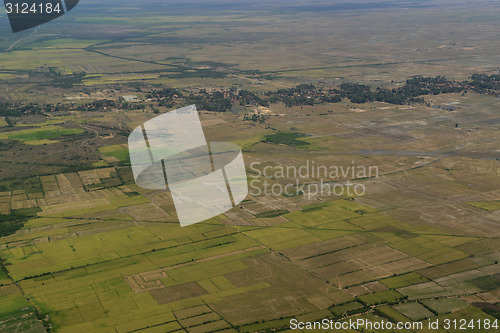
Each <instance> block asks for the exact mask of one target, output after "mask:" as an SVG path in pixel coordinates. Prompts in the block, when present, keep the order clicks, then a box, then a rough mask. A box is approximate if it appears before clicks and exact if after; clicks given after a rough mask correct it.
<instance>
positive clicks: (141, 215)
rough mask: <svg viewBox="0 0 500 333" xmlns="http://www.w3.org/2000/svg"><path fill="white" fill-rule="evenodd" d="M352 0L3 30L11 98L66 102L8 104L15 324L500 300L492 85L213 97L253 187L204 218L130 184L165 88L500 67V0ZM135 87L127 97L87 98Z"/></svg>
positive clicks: (457, 305)
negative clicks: (221, 103)
mask: <svg viewBox="0 0 500 333" xmlns="http://www.w3.org/2000/svg"><path fill="white" fill-rule="evenodd" d="M113 3H114V2H113ZM353 3H354V4H355V5H354V7H352V6H353V4H351V5H349V6H347V7H342V6H340V7H338V6H337V5H332V6H333V7H331V8H330V7H328V6H327V7H325V8H323V7H319V8H323V9H321V10H319V9H318V8H317V7H314V6H312V7H308V6H305V5H303V4H302V3H301V2H300V1H296V2H294V1H292V2H288V4H287V5H285V4H284V2H281V1H277V2H276V3H260V4H259V5H256V4H252V5H249V7H244V6H242V5H236V4H230V3H228V2H224V1H222V0H221V1H220V3H219V4H218V5H217V6H215V5H214V6H212V5H210V6H207V5H206V4H199V3H197V4H192V5H193V6H194V7H189V5H190V4H191V2H186V4H176V5H173V6H172V7H171V9H170V10H171V11H168V10H166V9H165V8H163V7H162V8H161V10H160V9H158V10H157V11H153V10H151V9H150V8H149V7H148V5H150V4H151V3H150V2H149V1H145V2H144V3H142V2H141V3H132V2H127V1H124V2H123V3H122V6H121V7H120V8H119V9H117V8H118V7H117V8H112V6H111V5H110V4H102V3H98V2H96V1H89V2H88V3H86V4H83V3H82V4H80V5H79V6H78V7H77V8H75V10H74V11H72V12H71V15H67V16H66V17H64V18H62V19H61V20H59V21H54V22H53V23H50V24H48V25H44V26H41V27H40V28H39V30H37V31H36V32H34V31H29V32H26V33H24V35H16V36H15V37H13V36H12V35H11V34H10V33H9V34H7V33H2V34H0V87H1V89H0V100H1V102H2V103H4V102H5V103H21V101H24V102H26V101H28V102H26V104H28V103H35V104H37V105H40V106H46V105H47V104H51V106H50V108H52V109H54V110H52V111H51V112H46V113H43V112H39V113H36V114H23V115H15V116H11V115H6V116H5V117H4V116H2V117H0V222H1V224H2V225H3V224H4V223H5V222H4V220H5V221H6V222H9V223H14V222H19V221H20V222H19V223H21V225H18V226H17V227H16V230H14V231H13V232H8V233H7V232H6V233H5V234H4V233H2V236H1V237H0V260H1V269H0V332H51V331H52V332H71V333H78V332H85V333H86V332H102V333H104V332H115V333H116V332H162V333H164V332H189V333H191V332H195V333H197V332H200V333H202V332H278V331H282V332H293V331H294V330H291V329H290V320H291V319H293V318H294V319H297V320H299V321H315V320H322V319H325V318H329V319H332V320H336V321H345V320H349V319H352V318H354V319H367V320H369V321H372V322H381V321H382V320H385V321H391V322H409V321H413V322H423V323H426V322H428V321H429V320H438V319H439V320H444V319H450V320H453V319H458V320H460V319H467V320H472V319H473V320H475V321H477V320H483V321H484V320H490V321H491V322H494V321H495V320H500V264H499V260H500V251H499V248H500V188H499V184H500V181H499V179H500V178H499V173H500V164H499V158H500V151H499V147H500V145H499V143H500V136H499V133H500V132H499V127H498V125H499V123H500V122H499V112H498V110H499V108H500V100H499V99H498V98H497V96H494V95H486V94H476V93H474V92H468V93H467V94H462V93H449V94H441V95H429V96H424V103H420V104H413V105H392V104H387V103H382V102H369V103H365V104H355V103H352V102H351V101H349V100H347V99H344V100H343V101H342V102H340V103H335V104H330V103H323V104H319V105H314V106H310V105H303V106H294V107H286V106H285V105H284V104H281V103H273V104H271V105H270V106H269V108H268V110H267V112H268V113H267V114H268V115H269V117H268V119H267V120H266V122H254V121H249V120H245V118H244V117H243V116H244V114H245V113H248V112H250V111H251V112H254V113H255V112H258V111H259V110H260V109H259V108H257V107H256V106H255V107H254V106H248V105H247V106H244V105H239V106H237V107H239V109H238V108H237V107H233V112H225V113H222V112H208V111H205V110H201V112H200V117H201V120H202V124H203V128H204V131H205V135H206V139H207V141H208V142H220V141H229V142H233V143H236V144H237V145H239V146H240V147H241V149H242V151H243V156H244V159H245V163H246V167H247V176H248V181H249V186H250V187H249V195H248V197H247V198H246V199H245V200H244V201H243V202H242V203H241V204H240V205H238V206H237V207H235V208H234V209H232V210H230V211H228V212H226V213H225V214H222V215H219V216H217V217H214V218H212V219H210V220H207V221H204V222H202V223H198V224H195V225H191V226H189V227H184V228H181V227H180V226H179V223H178V217H177V215H176V213H175V207H174V203H173V200H172V198H171V194H170V193H169V192H168V191H158V190H155V191H153V190H145V189H143V188H140V187H139V186H137V185H136V184H135V182H134V178H133V175H132V171H131V168H130V159H129V154H128V146H127V135H128V133H130V131H131V130H133V129H134V128H136V127H137V126H139V125H140V124H142V123H144V122H145V121H147V120H149V119H151V118H153V117H155V116H156V115H157V114H158V113H164V112H167V111H169V110H171V109H172V108H170V107H168V106H163V105H162V106H160V105H158V104H157V103H154V102H152V101H151V100H150V99H149V100H148V98H147V97H146V96H147V92H148V91H150V90H154V89H158V88H160V87H169V88H176V89H180V90H181V91H182V92H183V93H184V94H185V95H189V94H190V93H191V92H192V91H194V90H196V89H200V88H202V89H209V90H210V89H214V90H217V89H221V88H224V89H225V88H231V87H233V88H235V89H249V90H251V91H253V92H256V93H260V92H263V91H267V90H274V89H281V88H288V87H292V86H294V85H296V84H298V83H314V84H320V85H324V86H331V85H333V86H335V85H336V84H339V83H343V82H364V83H367V84H371V85H373V84H376V85H383V86H384V87H397V86H400V85H401V84H402V83H403V82H404V81H405V80H406V79H408V78H410V77H411V76H412V75H415V74H417V73H418V74H420V75H432V76H435V75H447V76H448V77H456V78H457V79H466V78H467V77H468V76H469V75H471V74H473V73H476V72H485V73H493V72H494V71H496V69H497V68H498V52H497V49H498V48H497V46H498V34H497V31H496V30H495V29H494V27H496V25H495V23H497V21H498V13H499V11H500V9H499V8H498V6H497V5H496V4H494V3H492V2H487V3H486V2H485V3H482V2H481V5H480V6H479V5H478V6H477V7H474V8H471V7H470V6H469V5H468V4H467V3H465V1H464V2H463V3H462V2H460V1H459V2H458V3H457V2H455V3H454V6H453V8H451V9H448V10H442V9H443V6H447V5H448V2H447V1H431V2H424V1H413V2H401V3H402V4H394V3H390V4H385V2H382V3H384V4H385V5H384V6H387V7H383V9H377V8H376V7H370V6H371V5H370V3H371V2H370V1H368V2H366V3H365V2H363V3H360V2H357V1H355V2H353ZM378 5H380V4H378ZM186 6H188V7H186ZM394 6H395V7H394ZM192 8H195V9H196V11H194V10H193V9H192ZM78 10H80V12H78ZM166 11H167V12H166ZM200 13H201V14H200ZM4 23H5V22H4ZM492 27H493V28H492ZM353 36H355V38H354V37H353ZM353 40H356V41H357V42H356V43H354V42H353ZM35 54H36V57H35V56H34V55H35ZM79 73H84V74H85V75H83V76H81V77H79V78H80V79H78V80H73V79H74V78H75V77H74V76H73V75H80V74H79ZM221 73H222V74H221ZM70 79H71V81H68V80H70ZM135 94H137V95H138V99H139V100H140V103H137V104H134V105H135V106H134V105H132V107H130V105H129V106H127V108H124V107H116V106H109V107H102V108H98V109H92V108H89V105H91V103H92V102H96V101H102V100H112V101H118V100H119V99H120V98H121V97H122V96H124V95H135ZM436 106H437V107H436ZM443 106H448V107H449V106H453V110H452V111H447V110H446V108H443ZM254 108H255V110H254ZM238 110H239V111H238ZM241 110H243V111H241ZM249 110H250V111H249ZM283 167H285V168H288V169H285V170H291V171H293V170H295V171H296V170H303V172H299V173H295V174H294V173H293V172H291V173H283ZM354 167H356V168H357V169H356V170H372V171H373V170H376V172H375V173H373V174H366V173H359V172H355V173H352V172H350V171H347V172H346V170H352V169H350V168H354ZM301 168H302V169H301ZM304 168H305V169H304ZM332 168H333V169H332ZM370 168H371V169H370ZM304 170H305V171H304ZM321 170H323V171H321ZM324 170H328V172H327V173H324ZM332 170H337V173H331V172H332ZM339 170H340V171H339ZM266 184H267V185H266ZM332 185H337V186H339V187H338V188H337V189H342V190H343V191H342V192H339V191H326V190H324V189H325V188H324V186H326V188H327V189H330V188H331V187H330V186H332ZM356 185H358V186H362V187H363V188H364V189H365V191H364V192H363V193H357V192H355V191H354V190H355V189H356V188H357V187H356ZM266 186H267V187H266ZM322 186H323V191H319V189H321V188H322ZM273 188H274V189H283V188H287V189H288V190H290V191H291V193H285V192H276V191H275V192H273ZM11 218H14V219H15V221H14V222H12V220H11ZM0 232H3V229H0ZM7 234H8V235H7ZM304 331H307V330H304ZM318 331H319V330H318ZM351 331H352V332H355V331H353V330H351ZM351 331H349V332H351ZM363 331H364V332H368V331H370V330H363ZM457 331H459V330H452V329H448V330H446V329H445V328H443V327H441V328H440V330H438V331H437V332H457ZM468 331H471V332H485V330H484V329H483V330H475V329H472V330H471V329H469V330H468ZM489 331H491V332H495V331H496V330H495V329H491V330H489ZM325 332H326V330H325ZM360 332H361V330H360ZM370 332H371V331H370ZM373 332H375V331H373ZM376 332H379V331H376ZM402 332H429V330H404V331H402Z"/></svg>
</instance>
